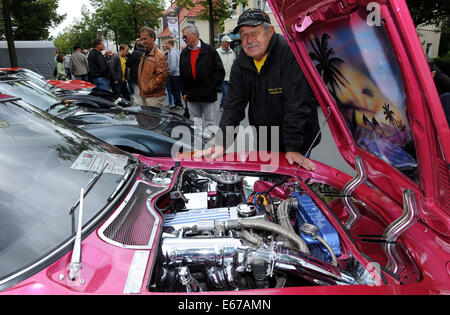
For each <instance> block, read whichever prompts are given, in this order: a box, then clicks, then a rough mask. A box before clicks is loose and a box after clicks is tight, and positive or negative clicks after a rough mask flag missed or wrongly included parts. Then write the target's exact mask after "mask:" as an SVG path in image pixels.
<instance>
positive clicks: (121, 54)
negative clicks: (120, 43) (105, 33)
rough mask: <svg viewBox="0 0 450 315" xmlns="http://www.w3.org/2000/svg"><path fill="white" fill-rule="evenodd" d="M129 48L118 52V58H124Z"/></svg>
mask: <svg viewBox="0 0 450 315" xmlns="http://www.w3.org/2000/svg"><path fill="white" fill-rule="evenodd" d="M128 51H129V48H125V49H123V50H120V51H119V55H120V57H125V56H126V55H127V54H128Z"/></svg>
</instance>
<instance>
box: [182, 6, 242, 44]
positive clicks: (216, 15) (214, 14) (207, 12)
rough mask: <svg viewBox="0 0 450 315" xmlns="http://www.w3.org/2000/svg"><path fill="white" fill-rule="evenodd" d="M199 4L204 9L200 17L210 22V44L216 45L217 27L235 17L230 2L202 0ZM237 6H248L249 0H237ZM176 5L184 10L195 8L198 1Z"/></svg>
mask: <svg viewBox="0 0 450 315" xmlns="http://www.w3.org/2000/svg"><path fill="white" fill-rule="evenodd" d="M198 3H199V4H200V5H201V6H202V7H203V10H202V11H201V12H200V17H201V18H202V19H203V20H208V22H209V43H210V45H214V38H215V35H216V34H215V29H216V26H217V25H219V24H222V23H223V22H224V21H225V20H227V19H229V18H231V16H232V15H233V10H232V8H231V5H230V2H228V1H226V0H200V1H198ZM234 3H235V4H236V5H238V4H242V5H244V6H246V5H247V4H248V1H247V0H235V1H234ZM175 4H176V5H177V7H183V8H187V9H190V8H193V7H194V6H195V5H196V4H197V1H194V0H176V1H175Z"/></svg>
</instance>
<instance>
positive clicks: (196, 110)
mask: <svg viewBox="0 0 450 315" xmlns="http://www.w3.org/2000/svg"><path fill="white" fill-rule="evenodd" d="M215 104H216V102H212V103H207V102H189V101H188V102H187V105H188V108H189V114H190V116H191V117H190V118H191V119H192V120H193V121H196V120H197V119H198V120H200V122H201V124H202V128H203V129H206V128H208V127H209V128H211V127H213V126H214V123H215V120H214V107H215V106H214V105H215Z"/></svg>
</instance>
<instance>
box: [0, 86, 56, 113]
mask: <svg viewBox="0 0 450 315" xmlns="http://www.w3.org/2000/svg"><path fill="white" fill-rule="evenodd" d="M0 92H1V93H3V94H7V95H12V96H15V97H20V98H21V99H23V100H24V101H26V102H27V103H29V104H32V105H33V106H36V107H38V108H40V109H42V110H47V109H49V108H50V107H51V106H52V105H54V104H59V103H61V102H63V99H62V98H61V97H59V96H56V95H54V94H53V93H51V92H49V91H48V90H46V89H43V88H41V87H39V86H37V85H36V84H34V83H33V82H31V81H28V80H27V81H25V80H7V81H0Z"/></svg>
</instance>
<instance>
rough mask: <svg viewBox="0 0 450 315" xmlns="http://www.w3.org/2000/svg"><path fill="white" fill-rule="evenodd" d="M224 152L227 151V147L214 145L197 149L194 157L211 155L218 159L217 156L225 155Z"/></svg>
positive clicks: (210, 156) (212, 157)
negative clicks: (204, 148)
mask: <svg viewBox="0 0 450 315" xmlns="http://www.w3.org/2000/svg"><path fill="white" fill-rule="evenodd" d="M224 153H225V148H224V147H222V146H220V145H216V146H213V147H211V148H209V149H206V150H202V151H196V152H195V153H194V157H195V158H201V157H204V158H208V157H209V158H211V159H217V158H219V157H221V156H223V154H224Z"/></svg>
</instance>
